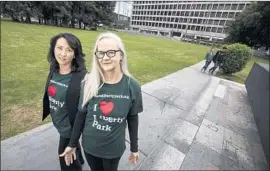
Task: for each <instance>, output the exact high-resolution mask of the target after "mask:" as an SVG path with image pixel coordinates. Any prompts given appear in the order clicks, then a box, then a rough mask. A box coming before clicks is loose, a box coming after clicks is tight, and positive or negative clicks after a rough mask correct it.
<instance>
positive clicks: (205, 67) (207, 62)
mask: <svg viewBox="0 0 270 171" xmlns="http://www.w3.org/2000/svg"><path fill="white" fill-rule="evenodd" d="M210 63H211V61H205V65H204V66H203V68H202V70H204V71H205V70H206V69H207V68H208V66H209V65H210Z"/></svg>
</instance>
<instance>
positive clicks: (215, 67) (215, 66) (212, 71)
mask: <svg viewBox="0 0 270 171" xmlns="http://www.w3.org/2000/svg"><path fill="white" fill-rule="evenodd" d="M217 67H219V63H217V62H215V63H214V66H213V67H212V68H210V69H209V73H211V74H213V73H214V72H215V70H216V69H217Z"/></svg>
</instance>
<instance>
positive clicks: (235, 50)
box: [220, 43, 252, 74]
mask: <svg viewBox="0 0 270 171" xmlns="http://www.w3.org/2000/svg"><path fill="white" fill-rule="evenodd" d="M226 48H227V49H226V50H225V54H226V55H225V58H224V61H223V64H222V65H221V66H220V69H221V71H222V72H223V73H225V74H233V73H236V72H239V71H241V70H242V69H244V67H245V66H246V64H247V63H248V61H249V60H250V59H251V57H252V52H251V49H250V48H249V47H248V46H247V45H244V44H240V43H234V44H231V45H227V46H226Z"/></svg>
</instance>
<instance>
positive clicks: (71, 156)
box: [59, 147, 76, 166]
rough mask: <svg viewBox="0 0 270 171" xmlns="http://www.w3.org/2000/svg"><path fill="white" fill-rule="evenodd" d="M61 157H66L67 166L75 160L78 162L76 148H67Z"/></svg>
mask: <svg viewBox="0 0 270 171" xmlns="http://www.w3.org/2000/svg"><path fill="white" fill-rule="evenodd" d="M59 157H65V162H66V165H67V166H69V165H70V164H72V163H73V160H76V148H72V147H66V149H65V151H64V152H63V153H62V154H60V155H59Z"/></svg>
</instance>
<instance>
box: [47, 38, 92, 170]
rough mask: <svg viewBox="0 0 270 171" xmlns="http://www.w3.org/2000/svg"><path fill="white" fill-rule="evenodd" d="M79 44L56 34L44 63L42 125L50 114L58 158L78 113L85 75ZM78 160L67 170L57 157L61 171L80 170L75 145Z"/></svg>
mask: <svg viewBox="0 0 270 171" xmlns="http://www.w3.org/2000/svg"><path fill="white" fill-rule="evenodd" d="M84 56H85V55H84V53H83V50H82V45H81V42H80V40H79V39H78V38H77V37H76V36H74V35H73V34H70V33H60V34H58V35H56V36H54V37H53V38H51V41H50V48H49V53H48V57H47V58H48V62H49V64H50V72H49V75H48V78H47V83H46V85H45V92H44V97H43V116H42V121H43V120H44V119H45V118H46V117H47V116H48V115H49V114H51V118H52V122H53V125H54V127H55V128H56V129H57V131H58V132H59V134H60V140H59V146H58V154H61V153H63V152H64V150H65V148H66V147H67V145H68V143H69V141H70V136H71V132H72V129H73V125H74V121H75V117H76V114H77V111H78V104H79V96H80V89H81V81H82V80H83V79H84V76H85V75H86V73H87V70H86V69H85V60H84ZM76 148H77V149H78V150H77V155H78V157H79V160H77V161H76V162H74V163H73V164H72V165H70V166H67V165H66V163H65V160H64V158H63V157H59V161H60V167H61V170H62V171H68V170H70V171H71V170H82V164H83V163H84V159H83V156H82V152H81V146H80V143H78V144H77V145H76Z"/></svg>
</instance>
